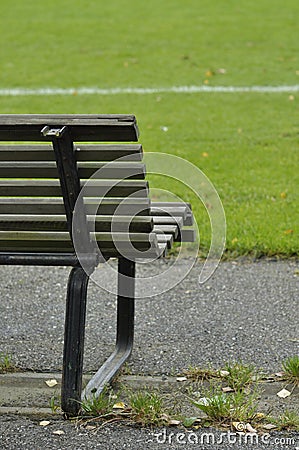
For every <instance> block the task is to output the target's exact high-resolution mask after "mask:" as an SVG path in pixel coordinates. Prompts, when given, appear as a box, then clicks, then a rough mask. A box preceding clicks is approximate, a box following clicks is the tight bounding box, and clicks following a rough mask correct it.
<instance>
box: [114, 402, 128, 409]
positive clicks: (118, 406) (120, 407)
mask: <svg viewBox="0 0 299 450" xmlns="http://www.w3.org/2000/svg"><path fill="white" fill-rule="evenodd" d="M125 407H126V405H125V404H124V402H117V403H115V404H114V405H113V409H125Z"/></svg>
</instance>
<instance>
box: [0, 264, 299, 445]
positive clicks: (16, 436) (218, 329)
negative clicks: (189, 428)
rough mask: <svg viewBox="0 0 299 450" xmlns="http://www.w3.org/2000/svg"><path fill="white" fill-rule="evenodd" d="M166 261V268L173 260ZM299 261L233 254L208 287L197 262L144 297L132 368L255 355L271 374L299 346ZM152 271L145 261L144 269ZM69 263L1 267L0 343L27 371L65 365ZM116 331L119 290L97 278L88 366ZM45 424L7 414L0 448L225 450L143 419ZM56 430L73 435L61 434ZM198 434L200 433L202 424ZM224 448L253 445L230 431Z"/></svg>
mask: <svg viewBox="0 0 299 450" xmlns="http://www.w3.org/2000/svg"><path fill="white" fill-rule="evenodd" d="M158 264H160V266H161V267H160V268H161V269H165V268H167V267H168V266H169V265H171V262H168V263H167V262H159V263H158ZM185 264H186V262H185V261H184V260H183V261H181V262H180V264H178V265H177V266H176V268H175V270H172V271H170V273H168V275H167V276H168V278H169V277H173V279H176V278H178V277H179V275H180V273H181V272H182V271H183V270H184V265H185ZM298 268H299V264H298V262H297V263H296V262H294V261H279V262H275V261H260V262H257V263H249V262H237V263H236V262H227V263H222V264H221V265H220V266H219V268H218V270H217V271H216V273H215V275H214V276H213V277H212V278H211V279H210V280H209V281H208V282H207V283H206V284H204V285H203V286H199V285H198V283H197V278H198V274H199V270H200V266H199V265H196V266H195V267H194V268H193V269H192V271H191V273H190V274H189V275H188V276H187V277H186V278H185V279H184V280H183V281H182V282H181V283H180V284H179V285H178V286H176V287H175V288H174V289H172V290H170V291H168V292H165V293H163V294H161V295H159V297H154V298H144V299H139V300H137V302H136V303H137V304H136V337H135V345H134V352H133V355H132V358H131V360H130V363H129V369H130V371H131V373H132V374H142V375H153V376H159V377H160V376H162V375H163V376H169V375H174V374H177V373H179V372H181V371H182V370H183V369H184V368H187V367H188V366H189V365H192V366H207V365H208V364H211V365H212V366H214V367H216V368H219V367H222V366H223V365H224V364H225V363H226V362H228V361H233V360H242V361H243V362H246V363H253V364H255V366H257V367H259V368H262V369H263V370H264V371H265V372H268V373H270V372H274V371H279V370H280V369H281V362H282V361H283V360H284V359H285V358H287V357H288V356H292V355H294V354H298V347H299V336H298V322H299V320H298V319H299V309H298V297H299V295H298V294H299V276H298ZM145 269H146V268H144V267H141V268H140V269H139V273H140V275H143V273H144V271H145ZM68 271H69V269H65V268H36V267H35V268H31V267H27V268H26V267H14V268H12V267H0V278H1V280H2V283H1V286H0V292H1V303H0V322H1V327H0V351H2V352H7V353H10V354H12V355H13V361H14V363H15V364H16V365H17V366H18V367H19V368H21V369H22V370H23V371H27V370H31V371H43V372H54V373H57V372H60V371H61V364H62V359H61V355H62V344H63V320H64V301H65V292H66V283H67V276H68ZM101 276H102V280H105V277H108V274H107V273H106V269H104V268H103V269H102V273H101ZM161 282H163V281H160V282H159V283H161ZM159 283H158V282H157V284H156V285H155V284H154V285H153V288H152V289H153V291H155V290H156V291H158V290H159V288H160V285H159ZM114 336H115V301H114V297H113V295H111V294H109V293H107V292H105V291H104V290H101V289H99V287H98V286H97V285H95V284H93V283H91V284H90V287H89V301H88V316H87V335H86V351H85V370H86V371H93V370H96V368H97V367H98V366H99V364H100V363H101V362H102V361H103V360H104V358H106V357H107V356H108V355H109V353H110V352H111V351H112V348H113V342H114ZM38 423H39V419H37V418H32V417H24V416H21V417H18V416H15V415H7V414H4V415H2V416H0V443H1V448H4V449H21V448H22V449H27V448H28V449H29V448H30V450H35V449H40V448H45V449H59V448H61V449H69V448H70V449H81V448H82V449H83V448H87V449H94V448H101V449H106V448H107V449H114V448H132V449H141V448H145V449H147V448H148V449H155V448H159V449H163V448H165V449H166V448H216V447H215V445H214V446H213V445H212V446H210V447H209V446H207V445H203V446H201V445H195V444H193V443H191V442H189V441H188V442H187V443H186V445H185V446H184V445H182V444H180V443H177V442H175V441H172V442H170V441H169V439H168V438H167V439H166V441H165V443H164V444H163V443H162V441H163V439H164V437H163V436H162V435H159V437H158V438H157V436H155V435H153V434H151V432H150V431H149V430H140V429H136V428H134V427H123V426H119V425H113V426H112V427H107V428H103V429H100V430H97V433H96V434H92V433H91V432H87V431H86V430H85V431H83V430H82V429H80V430H79V431H76V429H75V428H74V425H73V424H70V423H67V422H64V421H62V420H61V419H55V420H54V419H53V423H51V426H49V427H46V429H45V428H42V427H40V426H39V425H38ZM57 429H62V430H63V431H64V432H65V434H63V435H60V436H59V435H54V434H53V431H55V430H56V431H57ZM172 431H173V430H172ZM177 431H178V430H177ZM157 432H159V430H158V431H157ZM175 432H176V431H175ZM197 433H198V439H200V438H199V436H200V433H202V432H201V431H198V432H197ZM217 433H218V432H217ZM217 433H216V434H215V436H216V435H217ZM275 436H277V439H280V438H281V439H282V438H283V435H282V434H281V433H279V434H277V435H275V434H274V435H272V437H273V439H274V437H275ZM294 436H295V438H298V440H297V443H296V442H295V441H294V443H296V444H297V445H293V446H289V447H287V446H286V445H285V443H284V444H281V446H279V445H280V444H279V443H278V442H277V443H276V444H277V445H276V446H275V448H277V449H279V448H284V449H286V448H293V449H295V447H296V446H299V437H298V433H297V435H296V433H295V434H294ZM218 437H219V433H218ZM272 437H271V439H272ZM295 438H294V439H295ZM159 439H160V441H159ZM215 439H216V438H215ZM1 440H2V441H1ZM158 441H159V442H158ZM200 442H201V441H200V440H198V441H197V443H198V444H200ZM281 442H282V441H280V443H281ZM271 443H272V444H274V441H271ZM217 448H221V449H226V448H236V449H238V448H240V449H241V448H242V449H243V448H251V447H246V446H244V443H241V442H240V443H236V444H234V445H232V443H226V442H225V439H224V442H222V443H221V445H220V444H219V445H218V447H217ZM252 448H269V442H266V443H265V442H259V445H258V446H257V445H256V444H254V445H253V446H252Z"/></svg>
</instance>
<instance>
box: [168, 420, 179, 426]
mask: <svg viewBox="0 0 299 450" xmlns="http://www.w3.org/2000/svg"><path fill="white" fill-rule="evenodd" d="M180 423H181V422H180V421H179V420H175V419H170V420H168V421H167V425H174V426H178V425H180Z"/></svg>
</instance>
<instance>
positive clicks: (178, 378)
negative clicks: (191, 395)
mask: <svg viewBox="0 0 299 450" xmlns="http://www.w3.org/2000/svg"><path fill="white" fill-rule="evenodd" d="M176 380H177V381H180V382H182V381H187V378H186V377H177V379H176Z"/></svg>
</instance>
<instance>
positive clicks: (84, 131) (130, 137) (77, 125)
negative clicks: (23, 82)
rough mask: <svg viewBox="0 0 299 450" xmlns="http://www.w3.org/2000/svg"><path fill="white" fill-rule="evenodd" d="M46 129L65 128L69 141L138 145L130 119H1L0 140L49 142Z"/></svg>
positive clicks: (64, 116)
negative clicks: (43, 133) (45, 133)
mask: <svg viewBox="0 0 299 450" xmlns="http://www.w3.org/2000/svg"><path fill="white" fill-rule="evenodd" d="M45 126H49V127H50V128H51V127H53V128H61V127H63V126H67V127H68V130H69V133H70V136H71V139H72V140H73V141H75V142H76V141H77V142H84V141H102V142H103V141H107V142H109V141H110V142H111V141H112V142H116V141H124V142H128V141H132V142H134V141H137V139H138V127H137V124H136V118H135V116H133V115H59V114H58V115H51V114H50V115H46V114H45V115H43V114H41V115H36V114H35V115H31V114H30V115H29V114H28V115H27V114H25V115H19V114H8V115H0V140H2V141H49V140H51V138H50V137H42V136H41V130H42V128H44V127H45Z"/></svg>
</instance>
